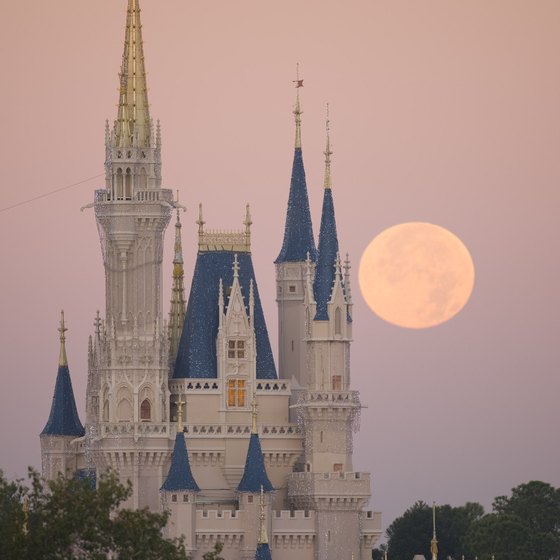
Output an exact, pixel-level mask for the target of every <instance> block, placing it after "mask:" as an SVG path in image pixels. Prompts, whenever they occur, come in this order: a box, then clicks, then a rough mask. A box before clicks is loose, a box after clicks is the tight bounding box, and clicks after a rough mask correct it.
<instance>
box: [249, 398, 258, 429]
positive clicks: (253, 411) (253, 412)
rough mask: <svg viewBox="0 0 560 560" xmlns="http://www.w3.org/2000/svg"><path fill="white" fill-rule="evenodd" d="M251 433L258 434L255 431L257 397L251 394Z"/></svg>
mask: <svg viewBox="0 0 560 560" xmlns="http://www.w3.org/2000/svg"><path fill="white" fill-rule="evenodd" d="M251 433H252V434H256V433H258V430H257V395H256V393H253V400H252V401H251Z"/></svg>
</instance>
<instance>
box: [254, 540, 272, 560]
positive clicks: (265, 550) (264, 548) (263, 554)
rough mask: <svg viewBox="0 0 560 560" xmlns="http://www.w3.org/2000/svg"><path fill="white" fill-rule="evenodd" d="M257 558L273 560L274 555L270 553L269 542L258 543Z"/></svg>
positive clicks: (259, 559)
mask: <svg viewBox="0 0 560 560" xmlns="http://www.w3.org/2000/svg"><path fill="white" fill-rule="evenodd" d="M255 560H272V555H271V554H270V547H269V546H268V543H259V544H258V545H257V552H256V553H255Z"/></svg>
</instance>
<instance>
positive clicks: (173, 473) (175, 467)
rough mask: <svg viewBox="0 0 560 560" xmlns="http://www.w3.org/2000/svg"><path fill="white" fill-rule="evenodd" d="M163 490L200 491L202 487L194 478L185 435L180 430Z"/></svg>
mask: <svg viewBox="0 0 560 560" xmlns="http://www.w3.org/2000/svg"><path fill="white" fill-rule="evenodd" d="M161 490H163V491H168V492H175V491H177V492H199V491H200V488H199V487H198V484H197V483H196V480H195V479H194V476H193V474H192V471H191V464H190V462H189V454H188V452H187V444H186V443H185V435H184V433H183V432H178V433H177V435H176V436H175V446H174V447H173V455H172V456H171V466H170V467H169V472H168V473H167V478H166V479H165V482H164V483H163V485H162V487H161Z"/></svg>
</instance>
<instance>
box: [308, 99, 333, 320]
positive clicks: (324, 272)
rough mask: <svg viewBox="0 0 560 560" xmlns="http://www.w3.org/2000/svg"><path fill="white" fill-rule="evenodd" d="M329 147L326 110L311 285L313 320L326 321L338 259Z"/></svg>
mask: <svg viewBox="0 0 560 560" xmlns="http://www.w3.org/2000/svg"><path fill="white" fill-rule="evenodd" d="M332 153H333V152H332V151H331V146H330V129H329V118H328V108H327V145H326V149H325V151H324V154H325V181H324V195H323V211H322V214H321V229H320V232H319V256H318V258H317V267H316V272H315V281H314V283H313V293H314V296H315V301H316V303H317V313H316V315H315V320H320V321H323V320H327V319H328V318H329V317H328V313H327V304H328V302H329V300H330V299H331V293H332V289H333V284H334V281H335V276H336V270H335V269H336V263H337V258H338V256H337V255H338V236H337V233H336V220H335V217H334V203H333V196H332V180H331V155H332Z"/></svg>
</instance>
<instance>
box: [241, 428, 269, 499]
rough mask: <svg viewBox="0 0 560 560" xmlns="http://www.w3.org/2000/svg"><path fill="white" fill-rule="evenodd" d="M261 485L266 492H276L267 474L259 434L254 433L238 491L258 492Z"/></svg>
mask: <svg viewBox="0 0 560 560" xmlns="http://www.w3.org/2000/svg"><path fill="white" fill-rule="evenodd" d="M261 487H262V489H263V491H264V492H274V487H273V486H272V483H271V482H270V480H269V479H268V475H267V474H266V468H265V466H264V459H263V454H262V449H261V442H260V440H259V435H258V434H254V433H253V434H251V439H250V440H249V449H248V450H247V459H246V460H245V470H244V471H243V478H242V479H241V482H240V483H239V486H238V487H237V491H238V492H252V493H255V494H258V493H259V492H260V491H261Z"/></svg>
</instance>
